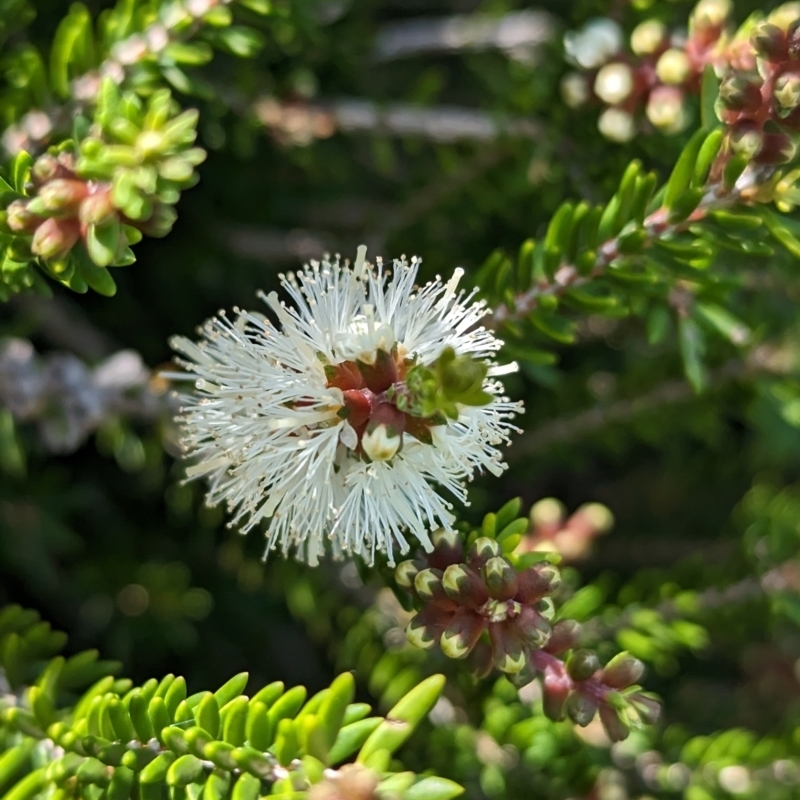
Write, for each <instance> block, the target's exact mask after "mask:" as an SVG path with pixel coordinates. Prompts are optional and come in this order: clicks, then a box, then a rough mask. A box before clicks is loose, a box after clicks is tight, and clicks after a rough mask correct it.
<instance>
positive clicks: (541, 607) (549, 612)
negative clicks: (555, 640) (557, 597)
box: [534, 597, 556, 620]
mask: <svg viewBox="0 0 800 800" xmlns="http://www.w3.org/2000/svg"><path fill="white" fill-rule="evenodd" d="M534 607H535V608H536V610H537V611H538V612H539V613H540V614H541V615H542V616H543V617H544V618H545V619H548V620H552V619H553V618H554V617H555V615H556V604H555V603H554V602H553V599H552V598H551V597H543V598H542V599H541V600H540V601H539V602H538V603H537V604H536V605H535V606H534Z"/></svg>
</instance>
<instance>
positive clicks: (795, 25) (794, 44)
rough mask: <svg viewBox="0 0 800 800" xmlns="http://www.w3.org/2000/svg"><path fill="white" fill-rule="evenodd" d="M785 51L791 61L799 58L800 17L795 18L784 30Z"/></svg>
mask: <svg viewBox="0 0 800 800" xmlns="http://www.w3.org/2000/svg"><path fill="white" fill-rule="evenodd" d="M786 53H787V55H788V56H789V58H790V59H791V60H792V61H797V60H798V59H800V19H795V20H794V21H793V22H792V24H791V25H789V28H788V30H787V31H786Z"/></svg>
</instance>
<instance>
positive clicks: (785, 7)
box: [767, 0, 800, 31]
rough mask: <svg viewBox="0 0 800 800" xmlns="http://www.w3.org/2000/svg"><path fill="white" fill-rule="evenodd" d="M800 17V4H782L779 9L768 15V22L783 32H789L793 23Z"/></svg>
mask: <svg viewBox="0 0 800 800" xmlns="http://www.w3.org/2000/svg"><path fill="white" fill-rule="evenodd" d="M799 17H800V3H798V2H796V0H795V2H789V3H781V4H780V5H779V6H778V7H777V8H774V9H773V10H772V11H770V12H769V14H767V22H770V23H772V24H773V25H775V26H776V27H778V28H780V29H781V30H782V31H788V30H789V29H790V28H791V26H792V23H793V22H796V21H797V19H798V18H799Z"/></svg>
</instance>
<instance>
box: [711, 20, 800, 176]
mask: <svg viewBox="0 0 800 800" xmlns="http://www.w3.org/2000/svg"><path fill="white" fill-rule="evenodd" d="M749 41H750V45H751V47H752V49H753V52H754V54H755V56H756V62H755V66H754V69H752V70H751V71H749V72H744V71H734V70H731V71H729V72H728V74H727V75H725V77H724V78H723V80H722V84H721V85H720V91H719V98H718V100H717V105H716V110H717V116H719V118H720V119H721V120H722V122H724V123H725V124H726V125H728V126H729V127H730V134H729V136H728V148H727V150H728V152H729V153H730V154H733V155H740V156H741V157H743V158H746V159H747V160H748V161H752V162H754V163H756V164H768V165H771V164H785V163H787V162H788V161H791V160H792V158H794V156H795V153H796V151H797V145H796V144H795V139H796V137H797V134H798V133H800V18H798V15H797V9H796V7H793V6H791V5H786V6H781V7H779V8H777V9H776V10H775V11H773V12H772V13H771V14H770V15H769V16H768V17H767V19H766V20H765V21H764V22H761V23H759V24H758V25H756V26H755V27H754V28H753V29H752V31H751V32H750V39H749Z"/></svg>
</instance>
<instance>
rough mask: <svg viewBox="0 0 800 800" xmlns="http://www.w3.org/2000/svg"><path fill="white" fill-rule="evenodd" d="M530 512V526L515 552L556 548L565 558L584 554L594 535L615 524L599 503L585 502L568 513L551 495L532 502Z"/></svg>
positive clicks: (550, 550) (554, 550)
mask: <svg viewBox="0 0 800 800" xmlns="http://www.w3.org/2000/svg"><path fill="white" fill-rule="evenodd" d="M529 516H530V523H531V525H530V529H529V530H528V532H527V533H526V534H525V536H523V538H522V541H521V542H520V544H519V546H518V547H517V549H516V551H515V552H516V553H527V552H531V551H545V552H556V553H558V554H559V555H560V556H561V558H562V559H564V560H566V561H579V560H581V559H582V558H585V557H586V556H587V555H588V554H589V550H590V549H591V546H592V543H593V542H594V540H595V538H596V537H598V536H601V535H602V534H604V533H607V532H608V531H609V530H610V529H611V527H612V525H613V524H614V516H613V514H612V513H611V511H609V509H608V508H606V506H604V505H602V504H601V503H584V504H583V505H582V506H580V508H578V509H577V510H576V511H575V513H574V514H571V515H570V516H569V517H568V516H567V513H566V509H565V508H564V504H563V503H561V502H560V501H559V500H556V499H555V498H553V497H546V498H544V499H543V500H539V501H538V502H537V503H534V505H533V506H532V507H531V511H530V515H529Z"/></svg>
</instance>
